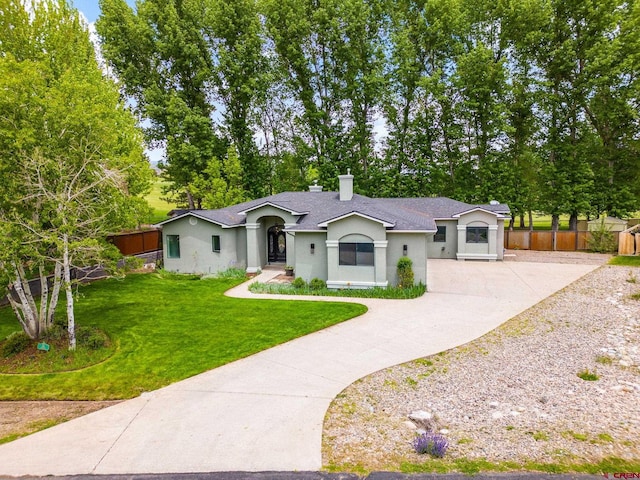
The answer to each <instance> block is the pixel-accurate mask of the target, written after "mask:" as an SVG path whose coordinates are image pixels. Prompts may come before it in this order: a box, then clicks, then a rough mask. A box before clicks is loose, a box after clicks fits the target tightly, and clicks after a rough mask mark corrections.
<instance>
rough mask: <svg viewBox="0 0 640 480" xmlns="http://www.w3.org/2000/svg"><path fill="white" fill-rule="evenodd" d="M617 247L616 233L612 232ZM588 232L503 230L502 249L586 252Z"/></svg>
mask: <svg viewBox="0 0 640 480" xmlns="http://www.w3.org/2000/svg"><path fill="white" fill-rule="evenodd" d="M612 233H613V235H614V238H615V241H616V245H618V241H619V237H618V233H617V232H612ZM590 236H591V233H590V232H574V231H569V232H568V231H559V232H553V231H550V230H505V231H504V248H508V249H510V250H538V251H549V252H551V251H559V252H575V251H576V250H587V249H588V248H589V247H588V245H589V237H590Z"/></svg>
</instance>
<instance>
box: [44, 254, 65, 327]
mask: <svg viewBox="0 0 640 480" xmlns="http://www.w3.org/2000/svg"><path fill="white" fill-rule="evenodd" d="M61 280H62V265H60V264H59V263H58V262H56V266H55V269H54V271H53V288H52V290H51V303H50V304H49V309H48V310H47V325H49V327H51V326H52V325H53V322H54V320H55V315H56V307H57V306H58V299H59V298H60V287H61V286H62V282H61Z"/></svg>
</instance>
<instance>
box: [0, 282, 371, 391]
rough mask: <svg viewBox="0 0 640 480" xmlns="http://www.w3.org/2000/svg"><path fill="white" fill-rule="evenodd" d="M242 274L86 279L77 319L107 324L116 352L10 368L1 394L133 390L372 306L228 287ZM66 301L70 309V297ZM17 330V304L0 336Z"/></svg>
mask: <svg viewBox="0 0 640 480" xmlns="http://www.w3.org/2000/svg"><path fill="white" fill-rule="evenodd" d="M239 282H240V280H237V279H207V280H200V279H198V278H197V277H191V276H177V275H167V274H161V273H154V274H145V275H142V274H141V275H129V276H128V277H127V278H126V279H125V280H116V279H111V280H104V281H100V282H96V283H94V284H92V285H89V286H84V287H82V288H81V289H80V292H79V293H80V295H79V298H78V300H77V303H76V323H77V325H87V326H89V325H90V326H96V327H99V328H101V329H102V330H104V331H105V332H106V333H107V334H108V335H109V336H110V338H111V339H112V341H113V342H115V345H116V347H117V348H116V352H115V354H114V355H113V356H111V357H110V358H109V359H107V360H106V361H105V362H103V363H100V364H98V365H94V366H91V367H88V368H86V369H84V370H80V371H74V372H67V373H57V374H39V375H0V400H27V399H28V400H44V399H55V400H107V399H108V400H111V399H120V398H130V397H134V396H137V395H139V394H140V393H142V392H144V391H150V390H155V389H157V388H160V387H162V386H165V385H168V384H170V383H172V382H176V381H178V380H182V379H185V378H187V377H190V376H193V375H196V374H198V373H201V372H204V371H206V370H210V369H212V368H215V367H218V366H220V365H224V364H225V363H229V362H232V361H234V360H237V359H239V358H243V357H246V356H248V355H251V354H253V353H256V352H260V351H262V350H265V349H267V348H269V347H272V346H274V345H278V344H280V343H284V342H286V341H288V340H291V339H294V338H297V337H300V336H302V335H305V334H307V333H311V332H314V331H316V330H320V329H322V328H325V327H328V326H330V325H333V324H336V323H339V322H342V321H344V320H346V319H349V318H353V317H355V316H358V315H361V314H362V313H364V312H365V311H366V307H365V306H363V305H357V304H352V303H333V302H332V303H325V302H305V301H277V300H250V299H236V298H228V297H225V296H224V295H223V293H224V292H225V291H226V290H227V289H229V288H231V287H233V286H235V285H237V284H238V283H239ZM60 302H61V303H62V305H60V307H61V308H60V315H62V314H63V312H64V295H62V296H61V299H60ZM16 330H19V326H18V322H17V320H16V318H15V316H14V314H13V312H12V310H11V309H10V308H8V307H4V308H0V338H4V337H6V336H7V335H8V334H9V333H11V332H13V331H16ZM42 354H43V355H46V353H42Z"/></svg>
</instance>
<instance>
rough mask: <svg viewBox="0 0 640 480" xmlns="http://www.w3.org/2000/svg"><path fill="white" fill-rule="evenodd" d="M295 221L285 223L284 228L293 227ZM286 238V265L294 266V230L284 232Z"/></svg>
mask: <svg viewBox="0 0 640 480" xmlns="http://www.w3.org/2000/svg"><path fill="white" fill-rule="evenodd" d="M295 226H296V224H295V223H285V224H284V228H285V230H286V229H287V228H291V227H295ZM285 235H286V237H285V238H286V239H287V260H286V262H287V265H291V266H292V267H294V268H295V267H296V232H285Z"/></svg>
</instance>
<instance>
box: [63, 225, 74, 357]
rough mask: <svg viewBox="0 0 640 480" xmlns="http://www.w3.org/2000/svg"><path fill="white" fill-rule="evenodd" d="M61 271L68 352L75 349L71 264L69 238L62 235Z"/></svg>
mask: <svg viewBox="0 0 640 480" xmlns="http://www.w3.org/2000/svg"><path fill="white" fill-rule="evenodd" d="M62 242H63V251H62V269H63V272H64V291H65V295H66V297H67V322H68V323H67V330H68V332H69V350H75V349H76V324H75V317H74V314H73V290H72V289H71V264H70V261H69V236H68V235H67V234H66V233H65V234H63V235H62Z"/></svg>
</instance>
